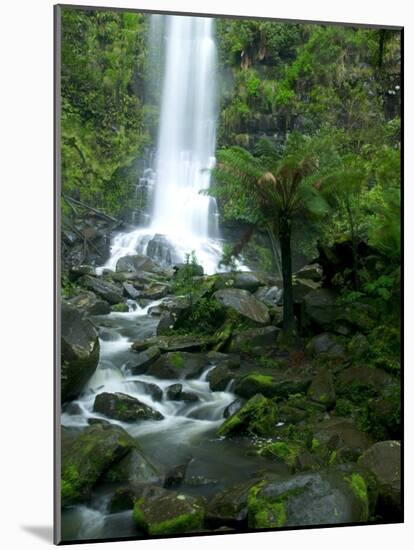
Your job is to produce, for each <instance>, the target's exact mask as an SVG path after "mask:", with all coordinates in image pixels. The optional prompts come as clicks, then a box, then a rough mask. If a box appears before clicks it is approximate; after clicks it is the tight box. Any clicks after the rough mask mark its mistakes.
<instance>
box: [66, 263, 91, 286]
mask: <svg viewBox="0 0 414 550" xmlns="http://www.w3.org/2000/svg"><path fill="white" fill-rule="evenodd" d="M82 275H91V276H92V277H96V269H95V268H94V267H93V266H91V265H73V266H71V267H70V269H69V280H70V281H72V282H75V281H77V280H78V279H79V278H80V277H82Z"/></svg>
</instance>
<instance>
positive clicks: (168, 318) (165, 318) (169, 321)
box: [151, 311, 176, 336]
mask: <svg viewBox="0 0 414 550" xmlns="http://www.w3.org/2000/svg"><path fill="white" fill-rule="evenodd" d="M151 315H153V313H151ZM175 322H176V318H175V317H174V315H173V314H172V313H170V312H169V311H164V312H163V313H161V315H160V320H159V323H158V325H157V336H162V335H164V334H165V333H168V332H169V331H171V330H172V329H173V328H174V325H175Z"/></svg>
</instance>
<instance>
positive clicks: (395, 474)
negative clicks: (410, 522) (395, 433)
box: [358, 441, 402, 521]
mask: <svg viewBox="0 0 414 550" xmlns="http://www.w3.org/2000/svg"><path fill="white" fill-rule="evenodd" d="M358 464H359V465H360V466H361V467H363V468H364V469H365V470H367V471H368V472H369V473H370V474H371V475H372V476H373V477H374V479H375V483H376V486H377V490H378V504H377V513H379V514H380V515H382V516H383V517H384V518H386V519H389V518H392V519H394V520H400V521H401V520H402V511H401V444H400V442H399V441H380V442H379V443H375V444H374V445H372V447H370V448H369V449H368V450H367V451H365V453H364V454H363V455H362V456H361V457H360V459H359V460H358Z"/></svg>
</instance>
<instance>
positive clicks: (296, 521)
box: [248, 471, 369, 529]
mask: <svg viewBox="0 0 414 550" xmlns="http://www.w3.org/2000/svg"><path fill="white" fill-rule="evenodd" d="M368 514H369V502H368V492H367V486H366V483H365V480H364V479H363V477H362V476H361V475H360V474H358V473H350V474H344V473H341V472H333V471H323V472H317V473H302V474H297V475H295V476H292V477H290V478H288V479H286V480H283V481H282V480H267V481H263V482H260V483H258V484H256V485H254V486H253V487H252V488H251V489H250V491H249V496H248V526H249V528H250V529H265V528H273V529H275V528H280V527H293V526H310V525H329V524H341V523H358V522H364V521H367V520H368Z"/></svg>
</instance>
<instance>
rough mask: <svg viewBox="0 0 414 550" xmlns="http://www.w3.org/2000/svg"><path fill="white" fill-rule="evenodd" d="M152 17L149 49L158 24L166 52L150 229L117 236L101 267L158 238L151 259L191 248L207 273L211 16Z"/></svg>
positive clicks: (214, 224)
mask: <svg viewBox="0 0 414 550" xmlns="http://www.w3.org/2000/svg"><path fill="white" fill-rule="evenodd" d="M152 19H153V21H152V23H153V24H152V26H151V31H152V32H151V33H150V55H151V52H152V55H154V56H155V52H158V50H159V49H160V34H162V29H164V33H165V36H164V44H165V52H164V55H163V56H162V57H163V58H164V78H163V84H162V95H161V105H160V120H159V129H158V143H157V151H156V159H155V174H154V181H153V185H154V197H153V201H152V202H153V208H152V212H151V213H150V218H151V221H150V224H149V227H145V228H143V227H139V228H137V229H136V230H134V231H131V232H129V233H126V234H125V233H124V234H121V235H118V236H117V237H116V238H115V239H114V241H113V244H112V254H111V258H110V259H109V261H108V263H107V264H106V266H105V267H107V268H109V269H114V268H115V266H116V262H117V260H118V259H119V258H120V257H122V256H125V255H131V254H135V253H137V252H140V253H144V254H145V253H147V252H148V250H149V248H148V247H149V243H151V241H152V240H153V239H154V237H155V239H156V240H157V239H158V240H159V239H160V237H161V246H156V247H155V249H156V251H157V254H156V255H155V259H158V260H159V261H161V262H164V263H176V262H180V261H181V262H182V261H184V260H185V257H186V254H189V253H191V252H192V251H194V252H195V254H196V256H197V259H198V261H199V263H201V264H202V265H203V267H204V269H205V271H206V273H213V272H214V271H215V270H216V269H217V265H218V262H219V260H220V258H221V253H222V245H221V241H220V239H219V230H218V211H217V206H216V202H215V199H214V198H213V197H210V196H208V195H207V194H206V191H207V190H208V189H209V187H210V178H211V169H212V168H213V167H214V163H215V158H214V155H215V147H216V117H217V89H216V80H217V75H216V71H217V67H216V46H215V41H214V21H213V19H211V18H208V17H182V16H154V17H153V18H152ZM153 248H154V247H153ZM150 255H151V254H150ZM152 255H153V254H152ZM153 256H154V255H153Z"/></svg>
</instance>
